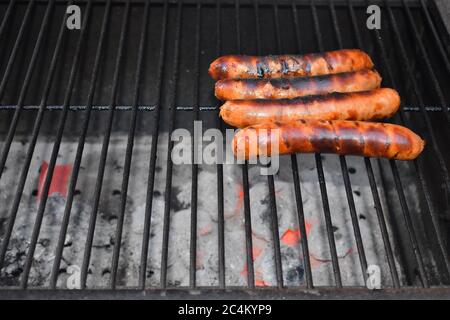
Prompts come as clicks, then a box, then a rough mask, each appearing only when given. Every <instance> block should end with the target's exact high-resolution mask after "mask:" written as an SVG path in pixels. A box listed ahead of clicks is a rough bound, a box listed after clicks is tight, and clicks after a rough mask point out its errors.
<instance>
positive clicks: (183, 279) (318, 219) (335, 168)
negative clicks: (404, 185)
mask: <svg viewBox="0 0 450 320" xmlns="http://www.w3.org/2000/svg"><path fill="white" fill-rule="evenodd" d="M43 140H44V139H42V141H38V143H37V145H36V150H35V153H34V156H33V161H32V163H31V167H30V171H29V175H28V179H27V184H26V186H25V190H24V193H23V196H22V199H21V205H20V208H19V211H18V215H17V219H16V223H15V226H14V229H13V234H12V238H11V241H10V244H9V248H8V251H7V257H6V261H5V267H4V268H3V269H2V270H1V273H0V283H1V284H2V285H11V286H14V285H18V283H19V281H20V277H21V275H22V271H23V267H24V262H25V257H26V253H27V250H28V247H29V241H30V237H31V232H32V229H33V225H34V221H35V217H36V212H37V207H38V205H39V199H38V197H37V196H36V189H37V182H38V178H39V168H40V166H41V164H42V161H44V160H46V161H48V159H49V155H50V153H51V150H52V147H53V143H52V141H51V140H50V141H43ZM101 142H102V141H101V137H100V138H99V137H90V138H89V139H88V141H87V143H86V147H85V150H84V154H83V161H82V167H81V170H80V174H79V180H78V184H77V188H76V189H77V190H79V192H78V193H77V195H76V196H75V198H74V203H73V208H72V211H71V218H70V223H69V228H68V233H67V238H66V241H65V247H64V252H63V259H62V261H61V266H60V270H59V273H60V274H59V278H58V287H60V288H67V287H68V286H69V288H73V287H77V285H75V286H73V285H71V284H73V283H75V284H76V283H77V281H75V282H74V279H75V280H76V278H77V277H78V276H79V273H78V270H79V268H80V267H81V265H82V262H83V254H84V251H85V250H84V249H85V248H84V247H85V242H86V234H87V229H88V223H89V217H90V214H91V211H92V205H93V195H94V188H95V182H96V177H97V170H98V162H99V158H100V152H101ZM180 143H183V142H180ZM150 146H151V137H148V136H144V137H137V138H136V142H135V147H134V151H133V159H132V167H131V175H130V182H129V190H128V196H127V205H126V210H125V220H124V228H123V237H122V243H121V254H120V260H119V270H118V271H119V272H118V285H119V286H125V287H135V286H137V285H138V279H139V269H140V256H141V246H142V236H143V225H144V217H145V206H146V204H145V201H146V192H147V175H148V164H149V156H150ZM27 147H28V143H27V142H25V143H21V142H14V143H13V144H12V146H11V152H10V156H9V158H8V161H7V170H6V171H5V173H4V175H3V177H2V179H1V180H0V200H1V203H2V205H1V206H0V217H1V218H0V219H1V220H0V223H1V224H2V228H1V230H2V232H1V233H0V235H1V237H2V238H3V235H4V230H5V227H6V224H7V219H6V218H7V216H8V213H9V210H10V208H11V205H12V200H13V196H14V194H15V190H16V185H17V179H18V178H17V177H18V176H19V175H20V171H21V169H22V167H23V164H24V157H25V153H26V148H27ZM76 147H77V141H76V140H67V141H66V140H64V141H63V142H62V145H61V150H60V156H59V157H58V164H71V163H72V162H73V160H74V158H75V152H76ZM125 149H126V136H123V135H115V134H113V136H112V137H111V144H110V148H109V152H108V158H107V165H106V170H105V176H104V182H103V189H102V194H101V198H100V207H99V211H98V214H97V223H96V228H95V236H94V240H93V246H92V253H91V259H90V264H89V275H88V281H87V286H88V287H91V288H92V287H107V286H109V285H110V283H109V281H110V276H111V259H112V252H113V247H114V243H115V231H116V224H117V221H118V219H117V218H118V216H119V214H120V212H119V208H120V198H121V193H120V190H121V183H122V174H123V165H124V159H125ZM166 157H167V134H162V135H161V136H160V137H159V141H158V157H157V164H156V168H157V170H156V175H155V185H154V193H153V205H152V219H151V222H152V224H151V229H150V240H149V241H150V242H149V256H148V266H147V278H146V284H147V285H148V286H160V285H161V283H160V272H161V250H162V238H163V215H164V207H165V204H164V196H165V194H164V191H165V176H166ZM323 159H324V161H323V163H324V173H325V179H326V187H327V191H328V198H329V203H330V209H331V219H332V222H333V229H334V237H335V241H336V248H337V255H338V257H339V266H340V270H341V275H342V281H343V284H344V285H351V286H353V285H364V282H363V276H362V271H361V267H360V265H359V259H358V252H357V250H356V245H355V241H354V236H353V227H352V225H351V220H350V213H349V209H348V203H347V198H346V194H345V189H344V185H343V179H342V174H341V169H340V166H339V160H338V158H337V157H336V156H332V155H326V156H324V158H323ZM298 160H299V171H300V180H301V189H302V190H301V191H302V196H303V197H302V199H303V208H304V214H305V219H306V221H307V223H308V228H309V232H310V233H309V235H308V241H309V250H310V256H311V264H312V266H313V268H312V273H313V280H314V285H317V286H319V285H327V286H328V285H334V278H333V269H332V264H331V255H330V249H329V244H328V240H327V233H326V226H325V220H324V214H323V208H322V200H321V196H320V189H319V184H318V179H317V170H316V167H315V162H314V156H312V155H299V156H298ZM347 161H348V166H349V168H352V172H354V173H352V174H350V178H351V181H352V187H353V190H354V193H355V194H354V198H355V205H356V211H357V214H358V220H359V225H360V228H361V234H362V240H363V244H364V248H365V252H366V257H367V260H368V263H369V264H376V265H379V266H380V268H381V270H382V277H383V278H382V284H383V285H390V281H391V280H390V277H389V268H388V266H387V262H386V255H385V252H384V247H383V242H382V238H381V234H380V231H379V226H378V222H377V217H376V211H375V209H374V206H373V198H372V193H371V190H370V186H369V182H368V179H367V175H366V171H365V167H364V161H363V160H362V159H360V158H357V157H347ZM280 166H281V167H280V172H279V174H278V175H276V176H275V191H276V193H275V194H276V204H277V216H278V222H279V226H278V229H279V234H280V237H281V238H282V237H283V235H284V234H285V233H286V232H288V233H290V232H291V235H292V234H294V235H296V232H297V230H298V219H297V210H296V203H295V193H294V185H293V182H292V171H291V163H290V157H285V156H283V157H281V160H280ZM375 168H376V167H375ZM375 173H376V175H377V176H378V172H375ZM191 174H192V172H191V166H190V165H174V167H173V178H172V200H171V212H170V216H171V219H170V234H169V252H168V270H167V280H168V284H169V285H176V286H187V285H189V265H190V255H189V254H190V237H191V235H190V225H191V181H192V176H191ZM249 180H250V202H251V206H250V209H251V220H252V221H251V222H252V228H253V229H252V231H253V235H252V240H253V245H254V249H253V253H254V254H255V257H254V269H255V279H256V280H257V285H269V286H270V285H276V276H275V262H274V252H273V241H272V231H271V225H270V223H271V216H270V215H271V211H270V199H269V197H268V185H267V177H265V176H260V175H259V168H258V167H256V166H250V170H249ZM223 181H224V184H223V189H224V216H225V244H224V245H225V248H224V250H225V278H226V279H225V280H226V285H227V286H245V285H246V284H247V275H246V246H245V229H244V223H245V221H244V204H243V190H242V170H241V167H240V166H238V165H224V166H223ZM379 186H380V184H379ZM378 191H379V194H380V196H381V198H382V201H383V206H384V199H383V197H382V190H381V189H379V190H378ZM217 200H218V197H217V167H216V166H211V165H199V174H198V210H197V216H198V227H197V254H196V256H197V273H196V276H197V285H198V286H217V285H218V284H219V280H218V270H219V263H218V250H219V247H218V202H217ZM65 204H66V198H65V197H64V196H62V195H59V194H53V195H51V196H50V197H49V199H48V202H47V206H46V210H45V214H44V219H43V223H42V228H41V232H40V237H39V241H38V244H37V246H36V250H35V254H34V262H33V266H32V268H31V272H30V277H29V285H30V286H48V285H49V281H50V272H51V268H52V265H53V262H54V253H55V248H56V245H57V240H58V236H59V232H60V227H61V221H62V216H63V212H64V207H65ZM300 237H303V235H301V236H300ZM282 240H283V239H282ZM300 241H301V240H300ZM281 254H282V264H283V270H282V271H283V280H284V284H285V285H287V286H294V285H302V284H304V283H305V270H304V262H303V256H302V251H301V244H300V243H296V244H294V245H292V244H289V243H288V244H287V243H286V242H285V241H281Z"/></svg>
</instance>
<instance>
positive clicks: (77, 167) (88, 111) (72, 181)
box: [50, 2, 111, 289]
mask: <svg viewBox="0 0 450 320" xmlns="http://www.w3.org/2000/svg"><path fill="white" fill-rule="evenodd" d="M110 9H111V3H110V2H108V4H107V5H106V7H105V13H104V16H103V20H102V26H101V30H100V35H99V42H98V45H97V48H96V54H95V62H94V66H93V68H92V73H91V80H90V87H89V93H88V96H87V102H86V115H85V118H84V121H83V125H82V129H81V134H80V138H79V140H78V146H77V151H76V155H75V160H74V164H73V169H72V174H71V177H70V182H69V187H68V191H67V201H66V206H65V208H64V215H63V219H62V222H61V230H60V233H59V238H58V245H57V247H56V250H55V260H54V263H53V267H52V273H51V278H50V287H51V288H52V289H55V288H56V285H57V280H58V274H59V267H60V264H61V258H62V253H63V250H64V242H65V240H66V234H67V228H68V226H69V219H70V214H71V210H72V205H73V197H74V195H75V188H76V186H77V181H78V175H79V172H80V166H81V159H82V157H83V150H84V145H85V141H86V135H87V130H88V127H89V121H90V118H91V111H92V102H93V99H94V93H95V85H96V83H97V78H98V74H99V68H100V61H101V58H102V53H103V48H104V43H105V38H106V28H107V26H108V21H109V17H110V14H111V10H110Z"/></svg>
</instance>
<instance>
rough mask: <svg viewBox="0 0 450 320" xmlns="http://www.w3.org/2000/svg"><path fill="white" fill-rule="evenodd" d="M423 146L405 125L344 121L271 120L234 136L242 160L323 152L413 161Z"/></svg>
mask: <svg viewBox="0 0 450 320" xmlns="http://www.w3.org/2000/svg"><path fill="white" fill-rule="evenodd" d="M263 129H266V130H263ZM274 129H278V130H274ZM277 141H278V151H277V150H276V147H275V149H274V143H276V142H277ZM266 148H267V149H266ZM423 148H424V141H423V140H422V139H421V138H420V137H419V136H418V135H416V134H415V133H414V132H412V131H411V130H409V129H407V128H405V127H402V126H398V125H394V124H387V123H373V122H360V121H345V120H334V121H325V120H298V121H295V122H287V123H280V122H269V123H264V124H258V125H253V126H250V127H247V128H245V129H242V130H240V131H238V132H237V133H236V135H235V136H234V138H233V152H234V154H235V155H236V156H237V157H238V158H240V159H242V158H245V159H249V158H253V157H256V156H258V155H268V156H270V155H273V154H289V153H295V152H304V153H315V152H323V153H334V154H340V155H359V156H367V157H383V158H390V159H397V160H411V159H415V158H416V157H417V156H418V155H419V154H420V153H421V152H422V150H423ZM265 150H267V152H265ZM272 152H273V154H272Z"/></svg>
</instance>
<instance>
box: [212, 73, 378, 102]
mask: <svg viewBox="0 0 450 320" xmlns="http://www.w3.org/2000/svg"><path fill="white" fill-rule="evenodd" d="M380 84H381V77H380V75H379V74H378V72H376V71H375V70H360V71H355V72H347V73H339V74H332V75H324V76H316V77H308V78H274V79H225V80H220V81H217V82H216V86H215V94H216V97H217V98H218V99H221V100H240V99H244V100H246V99H247V100H248V99H293V98H297V97H304V96H309V95H321V94H328V93H332V92H341V93H342V92H359V91H367V90H373V89H376V88H379V87H380Z"/></svg>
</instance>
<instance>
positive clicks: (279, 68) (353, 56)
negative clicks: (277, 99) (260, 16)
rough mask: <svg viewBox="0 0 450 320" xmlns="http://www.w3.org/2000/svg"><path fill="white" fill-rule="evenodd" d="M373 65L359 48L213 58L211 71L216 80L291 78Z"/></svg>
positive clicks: (347, 70) (371, 66)
mask: <svg viewBox="0 0 450 320" xmlns="http://www.w3.org/2000/svg"><path fill="white" fill-rule="evenodd" d="M371 68H373V62H372V60H371V59H370V57H369V56H368V55H367V54H366V53H365V52H363V51H361V50H359V49H345V50H338V51H330V52H324V53H311V54H306V55H281V56H264V57H256V56H237V55H231V56H224V57H220V58H218V59H216V60H214V61H213V62H212V63H211V65H210V67H209V74H210V75H211V77H213V78H214V79H215V80H221V79H236V78H280V77H284V78H288V77H304V76H318V75H324V74H334V73H341V72H350V71H357V70H362V69H371Z"/></svg>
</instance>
